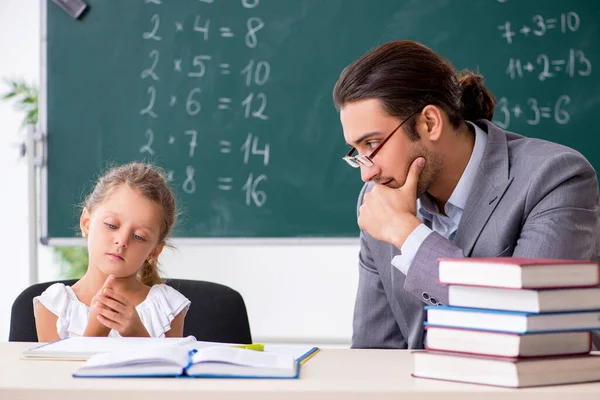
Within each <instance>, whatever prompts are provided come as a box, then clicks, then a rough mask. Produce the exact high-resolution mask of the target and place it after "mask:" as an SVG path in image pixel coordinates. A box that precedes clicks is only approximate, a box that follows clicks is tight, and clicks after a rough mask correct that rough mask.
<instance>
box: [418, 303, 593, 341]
mask: <svg viewBox="0 0 600 400" xmlns="http://www.w3.org/2000/svg"><path fill="white" fill-rule="evenodd" d="M425 310H435V311H443V310H448V311H455V312H457V313H460V312H469V313H481V314H497V315H509V316H515V317H524V318H527V319H528V318H530V317H532V318H535V317H545V316H552V315H556V316H563V315H569V314H593V313H595V314H598V313H600V310H574V311H560V312H546V313H534V312H525V311H506V310H491V309H486V308H470V307H455V306H446V305H444V306H425ZM423 324H424V325H425V326H438V327H445V328H455V329H468V330H478V331H486V332H498V333H512V334H523V335H524V334H528V333H558V332H583V331H591V330H596V329H598V328H596V327H594V328H591V327H582V328H557V329H531V330H530V329H526V330H516V329H515V330H511V329H492V328H486V327H483V326H472V325H467V324H463V325H461V324H460V321H459V320H458V315H457V321H456V324H436V323H430V322H428V321H425V322H424V323H423Z"/></svg>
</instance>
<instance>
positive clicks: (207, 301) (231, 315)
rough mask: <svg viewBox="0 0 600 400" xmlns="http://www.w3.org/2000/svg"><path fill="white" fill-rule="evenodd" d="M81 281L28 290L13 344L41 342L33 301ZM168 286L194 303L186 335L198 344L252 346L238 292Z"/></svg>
mask: <svg viewBox="0 0 600 400" xmlns="http://www.w3.org/2000/svg"><path fill="white" fill-rule="evenodd" d="M75 282H77V279H72V280H63V281H53V282H42V283H37V284H35V285H31V286H30V287H28V288H27V289H25V290H24V291H23V292H22V293H21V294H20V295H19V296H18V297H17V298H16V300H15V301H14V303H13V305H12V311H11V316H10V333H9V336H8V340H9V341H10V342H37V341H38V337H37V332H36V329H35V317H34V314H33V298H34V297H36V296H39V295H40V294H42V293H43V292H44V290H46V289H47V288H48V287H49V286H50V285H52V284H54V283H64V284H65V285H67V286H72V285H74V284H75ZM165 283H166V284H167V285H169V286H171V287H173V288H174V289H176V290H178V291H179V292H180V293H181V294H183V295H184V296H185V297H187V298H188V299H189V300H190V301H191V305H190V309H189V310H188V312H187V314H186V317H185V323H184V326H183V335H184V336H188V335H193V336H195V337H196V339H198V340H202V341H207V342H224V343H244V344H249V343H252V335H251V333H250V323H249V321H248V313H247V311H246V304H245V303H244V299H243V298H242V296H241V295H240V294H239V293H238V292H237V291H235V290H233V289H231V288H230V287H227V286H225V285H221V284H218V283H213V282H206V281H195V280H188V279H167V280H166V281H165Z"/></svg>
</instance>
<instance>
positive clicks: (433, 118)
mask: <svg viewBox="0 0 600 400" xmlns="http://www.w3.org/2000/svg"><path fill="white" fill-rule="evenodd" d="M419 122H420V125H421V129H422V130H421V132H422V133H421V135H420V136H421V138H422V139H426V140H428V141H430V142H436V141H438V140H439V139H440V138H441V136H442V131H443V127H444V117H443V112H442V110H441V109H440V108H439V107H438V106H434V105H431V104H430V105H428V106H425V108H424V109H423V111H422V112H421V118H420V121H419Z"/></svg>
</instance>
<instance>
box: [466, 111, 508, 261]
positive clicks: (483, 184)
mask: <svg viewBox="0 0 600 400" xmlns="http://www.w3.org/2000/svg"><path fill="white" fill-rule="evenodd" d="M476 124H477V126H479V127H480V128H481V129H483V130H484V131H486V132H487V133H488V142H487V146H486V148H485V153H484V156H483V159H482V160H481V165H480V167H479V172H478V173H477V177H476V178H475V184H474V185H473V189H472V191H471V193H470V195H469V200H467V204H466V205H465V210H464V211H463V215H462V218H461V220H460V224H459V226H458V232H457V233H456V239H455V243H456V245H457V246H459V247H460V248H461V249H463V254H464V255H465V256H466V257H468V256H469V255H470V254H471V252H472V250H473V246H474V245H475V243H476V241H477V238H479V235H480V234H481V231H482V230H483V228H484V227H485V224H486V223H487V221H488V220H489V218H490V216H491V215H492V213H493V212H494V210H495V209H496V206H497V205H498V203H499V202H500V200H501V199H502V196H504V193H505V192H506V189H508V187H509V186H510V184H511V182H512V180H513V178H512V177H509V176H508V174H509V165H508V143H507V141H506V134H505V132H504V131H503V130H501V129H500V128H498V127H496V126H495V125H493V124H492V123H490V122H488V121H485V120H479V121H477V122H476Z"/></svg>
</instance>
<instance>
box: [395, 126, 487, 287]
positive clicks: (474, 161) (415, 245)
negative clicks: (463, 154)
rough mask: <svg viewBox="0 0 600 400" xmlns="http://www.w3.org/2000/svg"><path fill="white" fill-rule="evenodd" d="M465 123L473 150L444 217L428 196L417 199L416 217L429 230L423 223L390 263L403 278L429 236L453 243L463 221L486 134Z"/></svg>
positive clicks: (485, 141) (447, 205) (447, 204)
mask: <svg viewBox="0 0 600 400" xmlns="http://www.w3.org/2000/svg"><path fill="white" fill-rule="evenodd" d="M467 123H468V124H469V125H470V126H471V128H472V129H474V130H475V145H474V146H473V153H471V158H470V159H469V163H468V164H467V168H465V171H464V172H463V174H462V176H461V177H460V180H459V181H458V184H457V185H456V188H454V191H453V192H452V194H451V195H450V198H449V199H448V202H447V203H446V206H445V209H444V212H445V214H446V215H443V214H440V212H439V209H438V206H437V204H436V203H435V202H434V201H433V200H432V199H431V197H430V196H429V194H427V193H425V194H424V195H423V196H421V197H420V198H419V199H417V210H418V213H419V214H421V216H422V217H423V219H426V220H428V221H430V222H431V228H428V227H427V226H426V225H425V224H423V223H422V224H421V225H419V226H418V227H417V228H416V229H415V230H414V231H412V233H411V234H410V235H409V236H408V238H407V239H406V241H405V242H404V244H403V245H402V248H401V249H400V251H401V254H400V255H397V256H396V257H394V258H393V259H392V265H393V266H394V267H396V268H398V269H399V270H400V271H401V272H402V273H403V274H404V275H406V274H407V273H408V270H409V268H410V266H411V264H412V262H413V259H414V258H415V255H416V254H417V251H418V250H419V247H421V245H422V244H423V242H424V241H425V239H426V238H427V236H429V235H430V234H431V232H437V233H439V234H440V235H442V236H443V237H445V238H446V239H448V240H454V236H455V235H456V230H457V229H458V224H459V223H460V219H461V218H462V214H463V210H464V209H465V205H466V203H467V199H468V198H469V194H470V193H471V188H472V187H473V182H474V181H475V177H476V175H477V171H478V170H479V165H480V164H481V160H482V159H483V153H484V152H485V147H486V145H487V139H488V138H487V134H486V133H485V132H484V131H482V130H481V128H479V127H478V126H477V125H475V124H473V123H471V122H470V121H467Z"/></svg>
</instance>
